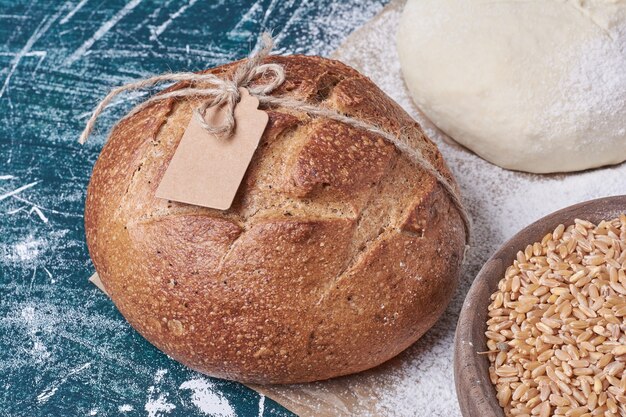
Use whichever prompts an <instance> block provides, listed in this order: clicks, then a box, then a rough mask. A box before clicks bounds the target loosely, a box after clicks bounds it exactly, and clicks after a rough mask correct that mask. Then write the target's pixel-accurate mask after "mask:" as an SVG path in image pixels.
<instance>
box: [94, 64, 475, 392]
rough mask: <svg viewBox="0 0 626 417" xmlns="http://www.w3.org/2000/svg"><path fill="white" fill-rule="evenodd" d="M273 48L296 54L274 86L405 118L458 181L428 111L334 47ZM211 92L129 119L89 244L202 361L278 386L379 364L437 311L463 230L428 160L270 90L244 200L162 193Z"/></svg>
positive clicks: (115, 284) (136, 321)
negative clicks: (411, 107) (216, 203)
mask: <svg viewBox="0 0 626 417" xmlns="http://www.w3.org/2000/svg"><path fill="white" fill-rule="evenodd" d="M265 62H275V63H278V64H280V65H282V66H283V67H284V68H285V73H286V81H285V82H284V83H283V84H282V85H281V86H280V87H278V88H277V89H276V91H274V92H273V95H276V96H288V97H293V98H296V99H299V100H305V101H307V102H309V103H312V104H317V105H320V106H324V107H328V108H331V109H335V110H337V111H339V112H341V113H343V114H346V115H349V116H351V117H355V118H359V119H362V120H366V121H368V122H369V123H372V124H375V125H378V126H380V127H381V128H383V129H385V130H387V131H388V132H391V133H393V134H398V135H399V134H401V133H402V134H403V135H404V136H405V137H406V138H408V140H410V141H411V142H412V144H413V146H419V147H420V148H421V149H423V152H424V154H425V155H426V156H427V157H428V159H429V160H430V161H431V163H432V164H433V166H435V167H436V168H437V169H439V170H440V172H441V173H442V174H444V176H445V177H447V178H448V179H449V180H450V181H451V182H452V183H454V180H453V179H452V177H451V174H450V172H449V171H448V169H447V167H446V165H445V163H444V161H443V158H442V157H441V154H440V153H439V151H438V150H437V148H436V146H435V145H434V144H433V143H431V142H430V140H429V139H428V138H427V137H426V136H425V135H424V133H423V131H422V129H421V128H420V126H419V125H418V124H417V123H416V122H415V121H414V120H413V119H412V118H411V117H410V116H409V115H408V114H407V113H406V112H404V111H403V110H402V109H401V108H400V106H398V105H397V104H396V103H395V102H394V101H393V100H391V99H390V98H389V97H387V96H386V95H385V94H384V93H383V92H382V91H381V90H380V89H379V88H378V87H376V86H375V85H374V84H373V83H372V82H371V81H370V80H369V79H367V78H366V77H365V76H363V75H361V74H360V73H358V72H357V71H356V70H354V69H352V68H350V67H348V66H346V65H344V64H342V63H340V62H338V61H333V60H328V59H324V58H320V57H308V56H285V57H281V56H272V57H269V58H267V59H266V61H265ZM237 65H238V63H232V64H228V65H225V66H221V67H218V68H215V69H213V70H209V71H207V72H212V73H215V74H217V75H219V76H224V77H227V76H228V75H229V74H230V73H231V72H232V71H233V69H234V68H236V66H237ZM184 85H185V84H184V83H179V84H177V85H175V86H173V87H172V88H171V89H177V88H182V87H183V86H184ZM199 100H200V99H178V100H174V99H167V100H163V101H161V102H157V103H156V104H153V105H151V106H149V107H147V108H145V109H143V110H142V111H140V112H139V113H137V114H135V115H133V116H131V117H129V118H127V119H125V120H122V121H121V122H120V123H119V124H118V125H117V126H116V127H115V128H114V130H113V132H112V133H111V135H110V138H109V140H108V142H107V144H106V145H105V146H104V148H103V150H102V153H101V154H100V157H99V158H98V160H97V162H96V165H95V167H94V171H93V175H92V178H91V181H90V183H89V187H88V191H87V201H86V208H85V229H86V234H87V243H88V246H89V252H90V254H91V257H92V259H93V263H94V265H95V267H96V270H97V272H98V274H99V275H100V278H101V280H102V283H103V284H104V287H105V288H106V290H107V292H108V294H109V295H110V297H111V299H112V300H113V302H114V303H115V305H116V306H117V307H118V308H119V310H120V311H121V313H122V314H123V315H124V317H125V318H126V319H127V320H128V321H129V322H130V324H131V325H132V326H133V327H134V328H135V329H136V330H137V331H138V332H139V333H141V334H142V335H143V336H144V337H145V338H146V339H147V340H148V341H150V342H151V343H153V344H154V345H155V346H156V347H158V348H159V349H161V350H162V351H164V352H165V353H167V354H168V355H170V356H171V357H173V358H174V359H176V360H178V361H180V362H182V363H183V364H185V365H187V366H189V367H191V368H193V369H195V370H198V371H200V372H203V373H206V374H208V375H211V376H216V377H221V378H227V379H234V380H238V381H242V382H249V383H261V384H267V383H296V382H307V381H314V380H323V379H327V378H332V377H336V376H340V375H346V374H350V373H354V372H358V371H362V370H365V369H368V368H371V367H374V366H376V365H378V364H380V363H382V362H384V361H386V360H388V359H390V358H392V357H393V356H395V355H397V354H398V353H400V352H401V351H403V350H404V349H406V348H407V347H408V346H409V345H411V344H412V343H413V342H415V341H416V340H417V339H418V338H419V337H420V336H421V335H422V334H423V333H424V332H425V331H426V330H428V329H429V328H430V327H431V326H432V325H433V324H434V322H435V321H436V319H437V318H438V317H439V315H440V314H441V313H442V312H443V311H444V309H445V307H446V305H447V304H448V302H449V300H450V298H451V297H452V295H453V292H454V289H455V287H456V283H457V280H458V275H459V270H460V264H461V260H462V254H463V250H464V245H465V229H464V226H463V222H462V220H461V217H460V215H459V213H458V210H457V208H456V207H455V206H454V204H453V203H452V202H451V200H450V198H449V197H448V195H447V194H446V192H445V191H444V190H443V188H442V187H441V186H440V185H439V184H438V183H437V182H436V181H435V179H434V178H433V177H432V176H431V175H429V174H427V173H426V172H425V171H424V170H422V169H420V168H419V167H417V166H416V165H415V164H414V163H412V162H411V161H410V160H409V158H408V157H407V156H406V155H404V154H402V153H400V152H399V151H397V150H396V149H395V147H394V146H393V145H391V144H389V143H387V142H385V140H384V139H382V138H380V137H378V136H376V135H374V134H371V133H369V132H365V131H363V130H360V129H357V128H354V127H350V126H347V125H344V124H341V123H338V122H334V121H332V120H329V119H325V118H312V117H309V116H308V115H306V114H305V113H302V112H298V111H294V110H288V109H284V108H264V107H263V106H262V107H261V108H263V109H264V110H265V111H267V113H268V115H269V123H268V126H267V128H266V130H265V132H264V134H263V137H262V139H261V142H260V145H259V147H258V149H257V151H256V153H255V155H254V156H253V158H252V162H251V163H250V166H249V169H248V171H247V173H246V176H245V178H244V180H243V182H242V184H241V186H240V188H239V190H238V193H237V196H236V198H235V201H234V203H233V206H232V207H231V208H230V209H229V210H226V211H220V210H214V209H209V208H204V207H198V206H193V205H186V204H182V203H177V202H173V201H167V200H163V199H159V198H156V197H155V191H156V188H157V186H158V184H159V181H160V180H161V178H162V176H163V174H164V172H165V169H166V168H167V165H168V163H169V161H170V159H171V158H172V155H173V153H174V151H175V149H176V146H177V145H178V143H179V141H180V139H181V137H182V135H183V132H184V130H185V128H186V127H187V124H188V122H189V120H190V117H191V112H192V110H193V108H194V107H196V106H197V105H198V104H199V103H200V101H199ZM199 157H201V155H199Z"/></svg>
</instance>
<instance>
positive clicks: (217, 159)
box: [156, 88, 268, 210]
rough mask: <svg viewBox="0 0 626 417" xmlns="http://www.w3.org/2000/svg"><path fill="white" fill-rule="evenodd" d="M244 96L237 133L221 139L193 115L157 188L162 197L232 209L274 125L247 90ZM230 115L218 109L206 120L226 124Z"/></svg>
mask: <svg viewBox="0 0 626 417" xmlns="http://www.w3.org/2000/svg"><path fill="white" fill-rule="evenodd" d="M239 91H240V93H241V100H240V101H239V103H238V104H237V106H236V107H235V121H236V128H235V132H234V134H233V135H232V136H231V137H229V138H226V139H224V138H218V137H216V136H214V135H212V134H210V133H208V132H207V131H206V130H204V129H203V128H202V127H201V126H200V124H199V123H198V121H197V119H196V117H195V116H192V117H191V121H190V122H189V126H187V130H185V133H184V134H183V137H182V139H181V140H180V144H179V145H178V148H177V149H176V152H175V153H174V156H173V157H172V161H171V162H170V165H169V166H168V167H167V170H166V171H165V175H164V176H163V179H162V180H161V183H160V184H159V187H158V188H157V192H156V196H157V197H159V198H164V199H167V200H173V201H179V202H181V203H187V204H193V205H196V206H204V207H210V208H215V209H219V210H226V209H228V208H230V206H231V204H232V203H233V200H234V198H235V194H236V193H237V189H238V188H239V185H240V184H241V181H242V180H243V176H244V175H245V173H246V170H247V169H248V165H249V164H250V161H251V160H252V155H254V151H255V150H256V148H257V146H258V145H259V141H260V140H261V136H263V131H264V130H265V127H266V126H267V122H268V115H267V113H266V112H264V111H262V110H259V109H258V107H259V100H258V99H257V98H256V97H253V96H251V95H250V93H248V90H246V89H245V88H240V89H239ZM224 115H225V108H224V107H221V108H213V107H212V108H209V109H208V110H207V112H206V115H205V119H206V121H207V123H209V124H221V123H222V120H223V119H224Z"/></svg>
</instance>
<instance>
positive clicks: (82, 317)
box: [0, 0, 385, 417]
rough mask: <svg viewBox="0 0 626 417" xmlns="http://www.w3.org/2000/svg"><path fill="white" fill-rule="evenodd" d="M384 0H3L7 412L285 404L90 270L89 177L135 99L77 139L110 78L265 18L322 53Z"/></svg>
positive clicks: (153, 69) (177, 62)
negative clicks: (141, 315)
mask: <svg viewBox="0 0 626 417" xmlns="http://www.w3.org/2000/svg"><path fill="white" fill-rule="evenodd" d="M384 2H385V1H384V0H371V1H359V0H345V1H344V0H318V1H296V0H284V1H278V0H258V1H243V0H234V1H225V0H224V1H216V0H214V1H209V0H207V1H197V0H187V1H177V0H164V1H149V0H130V1H128V2H124V1H120V0H72V1H65V2H64V1H43V0H39V1H31V2H28V1H12V0H0V416H86V415H98V416H117V415H128V416H131V415H133V416H135V415H137V416H140V415H148V416H151V417H156V416H206V415H212V416H234V415H238V416H287V415H291V414H290V413H289V412H288V411H286V410H285V409H283V408H282V407H280V406H279V405H278V404H276V403H274V402H272V401H271V400H269V399H265V398H264V397H262V396H259V395H258V394H257V393H255V392H254V391H251V390H249V389H248V388H246V387H244V386H243V385H240V384H237V383H234V382H228V381H221V380H217V379H212V378H208V377H204V376H201V375H199V374H197V373H195V372H192V371H190V370H188V369H186V368H185V367H183V366H181V365H179V364H178V363H176V362H174V361H172V360H171V359H169V358H168V357H167V356H165V355H164V354H162V353H160V352H159V351H158V350H156V349H155V348H154V347H152V346H151V345H150V344H149V343H148V342H146V341H145V340H144V339H143V338H142V337H141V336H139V335H138V334H137V333H136V332H135V331H133V329H132V328H130V326H129V325H128V324H127V323H126V322H125V320H124V319H123V317H122V316H121V315H120V314H119V313H118V312H117V310H116V309H115V307H114V306H113V304H112V303H111V302H110V301H109V300H108V299H107V298H106V297H105V296H104V295H103V294H102V293H101V292H100V291H99V290H97V289H96V288H95V287H94V286H93V285H91V284H90V283H88V282H87V278H88V277H89V276H90V275H91V274H92V273H93V266H92V264H91V261H90V259H89V256H88V253H87V248H86V246H85V239H84V228H83V206H84V198H85V188H86V185H87V182H88V180H89V176H90V173H91V169H92V167H93V164H94V162H95V160H96V158H97V156H98V153H99V151H100V149H101V148H102V145H103V143H104V140H105V137H106V134H107V132H108V130H109V128H110V127H111V126H112V124H113V123H114V122H115V120H117V119H118V118H119V117H120V116H122V115H123V114H124V113H125V112H126V111H128V109H129V108H130V104H129V103H127V102H122V101H117V102H116V103H114V105H113V106H112V108H111V109H110V110H108V111H107V112H106V113H105V115H104V116H103V117H102V118H101V119H100V121H99V124H98V128H97V131H96V133H95V135H94V136H93V137H92V139H91V141H90V142H89V144H87V145H86V146H84V147H81V146H80V145H78V144H77V143H76V140H77V138H78V135H79V133H80V130H81V129H82V127H83V125H84V123H85V121H86V118H87V117H88V115H89V112H90V110H91V109H92V108H93V107H94V106H95V104H96V103H97V101H98V100H99V99H101V98H102V97H103V95H104V94H105V93H106V91H107V90H108V89H109V88H111V87H113V86H116V85H119V84H122V83H125V82H128V81H131V80H134V79H138V78H141V77H146V76H149V75H153V74H156V73H162V72H165V71H180V70H199V69H203V68H207V67H211V66H215V65H219V64H223V63H226V62H229V61H232V60H234V59H238V58H241V57H243V56H245V55H246V54H247V52H248V51H249V50H250V49H251V47H252V46H253V45H254V43H255V40H256V37H257V34H258V33H259V32H260V31H261V30H263V29H271V30H272V31H273V33H274V35H275V36H276V38H277V40H278V42H279V44H278V50H279V51H281V52H283V53H292V52H299V53H307V54H321V55H324V54H328V53H329V52H330V51H332V50H333V49H334V48H335V47H336V46H337V45H338V44H339V43H340V42H341V40H342V39H343V38H344V37H345V36H346V35H347V34H348V33H349V32H351V31H352V30H353V29H355V28H356V27H357V26H359V25H361V24H362V23H364V22H365V21H366V20H368V19H369V18H371V17H372V16H373V15H374V14H375V13H376V12H377V11H379V10H380V9H381V8H382V6H383V3H384ZM132 97H133V98H134V99H135V100H140V99H141V95H140V94H135V95H134V96H132Z"/></svg>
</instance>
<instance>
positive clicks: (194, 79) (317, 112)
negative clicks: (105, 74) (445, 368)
mask: <svg viewBox="0 0 626 417" xmlns="http://www.w3.org/2000/svg"><path fill="white" fill-rule="evenodd" d="M273 46H274V42H273V39H272V37H271V36H270V35H269V34H268V33H263V35H262V37H261V49H260V50H259V51H258V52H256V53H255V54H252V55H251V56H250V57H249V58H248V59H247V60H245V61H243V62H241V63H240V64H239V65H238V66H237V68H236V69H235V71H234V73H233V74H232V76H231V77H230V78H229V79H225V78H220V77H218V76H216V75H214V74H196V73H193V72H180V73H174V74H163V75H157V76H154V77H150V78H146V79H144V80H139V81H137V82H134V83H130V84H125V85H123V86H121V87H117V88H115V89H113V90H111V92H110V93H109V94H107V96H106V97H105V98H104V99H103V100H102V101H101V102H100V103H99V104H98V106H97V107H96V108H95V110H94V111H93V114H92V115H91V117H90V118H89V121H88V122H87V124H86V126H85V129H84V130H83V132H82V134H81V135H80V139H79V140H78V141H79V142H80V143H81V144H82V143H85V142H86V141H87V138H88V137H89V135H90V134H91V132H92V131H93V128H94V126H95V123H96V120H97V119H98V117H99V116H100V114H101V113H102V112H103V111H104V109H106V107H107V106H108V105H109V104H110V103H111V101H113V99H114V98H115V97H116V96H118V95H119V94H121V93H124V92H126V91H134V90H142V89H145V88H148V87H151V86H154V85H156V84H159V83H162V82H181V81H184V82H187V83H189V84H188V86H184V87H182V88H179V89H177V90H173V91H169V92H166V93H161V94H157V95H155V96H153V97H150V98H149V99H147V100H145V101H143V102H142V103H140V104H139V105H137V106H136V107H135V108H134V109H133V110H131V111H130V113H128V114H127V115H126V116H124V118H123V119H126V118H129V117H130V116H132V115H134V114H136V113H138V112H139V111H141V110H143V109H144V108H146V107H147V106H149V105H151V104H152V103H154V102H157V101H162V100H166V99H169V98H180V97H206V98H207V99H206V101H204V102H203V103H202V104H201V105H200V106H199V107H197V108H196V109H194V111H193V112H194V115H193V117H196V118H197V119H198V121H199V122H200V125H201V126H202V128H203V129H205V130H206V131H207V132H209V133H211V134H213V135H215V136H217V137H218V138H228V137H230V136H231V135H232V133H233V132H234V130H235V128H236V125H235V107H236V106H237V103H239V100H240V99H241V96H240V92H239V88H246V89H247V90H248V91H249V93H250V95H251V96H254V97H256V98H257V99H258V100H259V103H261V104H265V105H274V106H280V107H286V108H291V109H293V110H296V111H300V112H304V113H307V114H308V115H309V116H312V117H324V118H328V119H331V120H334V121H337V122H340V123H344V124H346V125H349V126H352V127H355V128H358V129H363V130H365V131H368V132H370V133H373V134H375V135H378V136H382V137H383V138H384V139H385V140H386V141H388V142H389V143H391V144H393V145H394V146H395V147H396V149H398V150H399V151H400V152H402V153H403V154H405V155H407V156H408V157H409V158H410V159H411V161H413V162H414V163H415V164H416V165H417V166H419V167H420V168H422V169H423V170H425V171H426V172H428V173H429V174H430V175H432V176H433V177H434V178H435V179H436V180H437V182H438V183H439V184H440V185H441V186H442V187H443V188H444V190H445V191H446V193H447V194H448V196H449V197H450V199H451V201H452V203H453V204H454V205H455V206H456V208H457V210H458V212H459V214H460V216H461V219H462V220H463V223H464V225H465V236H466V243H469V236H470V227H471V222H470V219H469V216H468V214H467V212H466V210H465V207H464V206H463V203H462V202H461V197H460V195H459V193H458V191H457V190H456V188H455V187H454V185H453V184H452V182H451V181H450V180H448V178H446V177H445V176H444V175H443V174H442V173H441V172H440V171H439V170H438V169H437V168H436V167H434V166H433V165H432V163H431V162H430V160H429V159H428V158H427V157H426V156H424V154H423V153H422V151H421V149H419V148H416V147H414V146H411V145H410V141H408V140H407V138H405V137H403V136H402V135H394V134H392V133H389V132H387V131H386V130H384V129H383V128H381V127H379V126H376V125H374V124H371V123H368V122H366V121H363V120H361V119H357V118H354V117H351V116H348V115H345V114H343V113H340V112H338V111H336V110H333V109H330V108H326V107H321V106H319V105H313V104H310V103H307V102H305V101H301V100H297V99H294V98H290V97H274V96H272V95H270V93H272V91H274V90H275V89H276V88H277V87H279V86H280V85H281V84H282V83H283V82H284V81H285V70H284V68H283V67H282V66H281V65H280V64H276V63H266V64H264V63H262V62H263V60H264V59H265V58H266V57H267V56H268V55H269V54H270V52H271V51H272V48H273ZM260 77H265V79H266V80H267V81H265V82H264V83H258V82H257V83H253V81H255V80H257V79H258V78H260ZM205 85H208V86H206V87H205ZM214 106H218V107H221V106H225V107H226V116H225V119H224V122H223V124H222V125H218V126H215V125H210V124H208V123H207V122H206V121H205V119H204V115H205V113H206V110H207V109H208V108H210V107H214Z"/></svg>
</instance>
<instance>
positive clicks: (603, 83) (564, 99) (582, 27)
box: [397, 0, 626, 173]
mask: <svg viewBox="0 0 626 417" xmlns="http://www.w3.org/2000/svg"><path fill="white" fill-rule="evenodd" d="M397 45H398V53H399V56H400V62H401V65H402V69H403V73H404V78H405V81H406V83H407V86H408V87H409V89H410V91H411V94H412V96H413V99H414V101H415V103H416V104H417V105H418V106H419V107H420V109H421V110H422V111H423V112H424V113H425V114H426V116H427V117H429V118H430V119H431V120H432V121H433V122H434V123H435V124H436V125H437V126H438V127H439V128H441V129H442V130H443V131H445V132H446V133H447V134H448V135H450V136H452V137H453V138H454V139H456V140H457V141H458V142H460V143H461V144H463V145H465V146H467V147H468V148H470V149H471V150H473V151H474V152H476V153H477V154H479V155H480V156H482V157H483V158H485V159H487V160H489V161H491V162H493V163H495V164H497V165H500V166H502V167H505V168H509V169H516V170H521V171H528V172H537V173H548V172H562V171H576V170H582V169H587V168H594V167H598V166H602V165H608V164H615V163H619V162H622V161H624V160H626V0H586V1H583V0H578V1H574V0H560V1H559V0H530V1H529V0H508V1H506V0H492V1H485V0H409V1H408V3H407V5H406V7H405V9H404V12H403V16H402V19H401V23H400V27H399V31H398V38H397Z"/></svg>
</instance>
